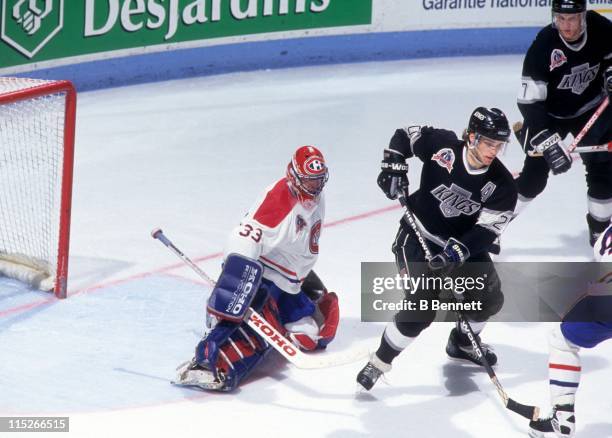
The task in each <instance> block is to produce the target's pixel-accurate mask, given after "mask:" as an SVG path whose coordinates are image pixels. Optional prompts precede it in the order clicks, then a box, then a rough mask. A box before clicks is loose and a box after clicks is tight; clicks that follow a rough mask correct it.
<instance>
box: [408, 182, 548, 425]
mask: <svg viewBox="0 0 612 438" xmlns="http://www.w3.org/2000/svg"><path fill="white" fill-rule="evenodd" d="M407 198H408V193H407V191H406V192H405V193H403V194H402V195H400V197H399V201H400V203H401V204H402V206H403V207H404V217H405V218H406V221H407V222H408V225H410V228H412V231H414V234H415V235H416V238H417V240H418V241H419V244H420V245H421V248H422V249H423V252H424V253H425V259H426V260H427V261H428V262H429V261H430V260H431V258H432V254H431V251H430V249H429V246H427V242H426V241H425V238H424V237H423V234H422V233H421V230H420V229H419V224H418V223H417V221H416V218H415V216H414V213H412V210H410V207H409V206H408V201H407ZM455 313H456V314H457V318H458V320H459V324H460V325H461V328H462V329H464V331H466V332H467V337H468V339H469V340H470V342H471V343H472V348H473V349H474V351H475V352H476V355H477V356H478V357H479V358H480V359H481V360H482V364H483V366H484V368H485V370H486V371H487V374H488V375H489V378H490V379H491V382H493V384H494V385H495V388H496V389H497V393H498V394H499V396H500V398H501V399H502V402H503V404H504V406H505V407H506V408H508V409H509V410H511V411H513V412H516V413H517V414H519V415H521V416H523V417H525V418H527V419H529V420H534V421H535V420H537V419H538V418H539V416H540V408H538V407H537V406H530V405H524V404H521V403H518V402H517V401H515V400H513V399H511V398H510V397H509V396H508V394H507V393H506V391H505V390H504V387H503V386H502V384H501V383H500V382H499V379H498V378H497V375H496V374H495V370H493V367H492V366H491V365H490V364H489V362H488V361H487V358H486V356H485V355H484V353H483V352H482V347H481V345H480V341H479V340H478V338H477V337H476V335H475V334H474V332H473V331H472V327H471V326H470V323H469V322H468V321H467V319H466V318H465V316H464V315H463V313H462V312H455Z"/></svg>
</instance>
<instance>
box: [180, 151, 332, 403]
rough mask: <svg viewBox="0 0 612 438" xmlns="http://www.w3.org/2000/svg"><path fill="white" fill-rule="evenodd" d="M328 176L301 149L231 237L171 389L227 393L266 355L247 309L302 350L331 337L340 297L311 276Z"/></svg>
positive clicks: (312, 154)
mask: <svg viewBox="0 0 612 438" xmlns="http://www.w3.org/2000/svg"><path fill="white" fill-rule="evenodd" d="M327 179H328V169H327V165H326V163H325V159H324V157H323V154H322V153H321V152H320V151H319V150H318V149H317V148H315V147H313V146H302V147H299V148H298V149H297V150H296V151H295V153H294V154H293V157H292V159H291V162H290V163H289V164H288V165H287V171H286V176H285V177H284V178H282V179H280V180H279V181H277V182H276V183H275V184H274V185H272V186H271V187H269V188H268V189H267V190H266V191H265V193H264V194H263V196H261V197H260V199H258V200H257V202H256V203H255V204H254V206H253V207H252V208H251V209H250V210H249V212H248V213H247V214H246V216H245V217H244V218H243V219H242V222H241V223H240V225H239V226H238V227H236V228H235V229H234V230H233V231H232V233H231V234H230V238H229V242H228V245H227V247H226V250H225V254H226V257H225V261H224V264H223V270H222V272H221V274H220V276H219V279H218V281H217V284H216V286H215V288H214V289H213V291H212V293H211V296H210V298H209V300H208V306H207V318H206V319H207V334H206V335H205V337H204V338H203V339H202V340H201V341H200V342H199V343H198V345H197V346H196V350H195V357H194V358H193V359H192V360H191V361H189V362H186V363H185V364H183V365H181V366H180V367H179V368H178V370H177V371H178V375H177V379H176V382H175V384H178V385H185V386H198V387H200V388H203V389H208V390H217V391H231V390H233V389H234V388H236V387H237V386H238V384H239V383H240V382H241V381H242V380H243V379H244V378H246V377H247V376H248V375H249V374H250V373H251V372H252V371H253V369H255V367H256V366H257V365H258V364H259V363H260V362H261V361H262V359H263V358H264V357H265V356H266V354H267V353H268V352H269V351H270V348H271V347H270V346H269V345H268V344H267V343H266V342H265V341H264V340H263V339H262V338H261V337H260V336H259V335H257V334H256V333H255V332H254V331H253V330H252V329H251V328H250V327H249V326H248V325H247V324H246V323H244V321H243V319H244V317H245V314H246V312H247V309H248V308H249V307H252V308H253V309H254V310H255V311H257V312H260V313H261V314H262V315H263V316H264V318H265V319H266V320H267V322H268V323H269V324H270V325H272V326H273V327H274V328H275V329H276V330H277V331H279V332H280V333H282V334H284V335H285V336H286V337H287V338H288V339H290V340H291V342H293V343H294V344H295V345H296V346H297V347H299V348H300V349H302V350H315V349H321V348H325V347H326V346H327V344H329V343H330V342H331V341H332V340H333V339H334V336H335V334H336V329H337V327H338V321H339V310H338V297H337V296H336V294H335V293H333V292H327V290H326V288H325V286H324V285H323V283H322V282H321V280H320V279H319V278H318V277H317V275H316V274H315V273H314V272H313V271H312V268H313V266H314V264H315V262H316V260H317V256H318V253H319V236H320V234H321V226H322V223H323V217H324V213H325V202H324V196H323V188H324V186H325V183H326V182H327Z"/></svg>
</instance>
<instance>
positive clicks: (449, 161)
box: [431, 148, 455, 173]
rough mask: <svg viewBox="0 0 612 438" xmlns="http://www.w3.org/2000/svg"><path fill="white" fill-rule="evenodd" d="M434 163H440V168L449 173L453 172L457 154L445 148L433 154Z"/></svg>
mask: <svg viewBox="0 0 612 438" xmlns="http://www.w3.org/2000/svg"><path fill="white" fill-rule="evenodd" d="M431 159H432V160H433V161H435V162H436V163H438V165H439V166H440V167H443V168H445V169H446V170H448V173H451V172H452V171H453V164H455V153H454V152H453V150H452V149H449V148H444V149H440V150H439V151H438V152H436V153H435V154H433V156H432V157H431Z"/></svg>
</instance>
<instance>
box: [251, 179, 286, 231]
mask: <svg viewBox="0 0 612 438" xmlns="http://www.w3.org/2000/svg"><path fill="white" fill-rule="evenodd" d="M296 203H297V199H296V198H295V197H294V196H293V195H292V194H291V191H290V190H289V186H288V185H287V179H286V178H283V179H281V180H280V181H279V182H277V183H276V184H275V185H274V187H272V190H270V191H269V192H268V193H267V194H266V197H265V199H264V200H263V202H262V203H261V204H260V205H259V208H258V209H257V211H256V212H255V214H254V215H253V218H254V219H255V220H256V221H257V222H259V223H260V224H262V225H265V226H267V227H270V228H274V227H276V226H277V225H278V224H280V223H281V222H282V221H283V219H285V218H286V217H287V215H288V214H289V212H290V211H291V209H292V208H293V207H294V206H295V204H296Z"/></svg>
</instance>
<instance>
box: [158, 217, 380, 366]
mask: <svg viewBox="0 0 612 438" xmlns="http://www.w3.org/2000/svg"><path fill="white" fill-rule="evenodd" d="M151 236H152V237H153V238H154V239H157V240H159V241H160V242H161V243H163V244H164V245H165V246H166V248H168V249H170V251H172V252H173V253H174V254H176V255H177V256H178V257H179V258H180V259H181V260H182V261H183V262H185V264H187V265H188V266H189V267H190V268H191V269H193V270H194V271H195V272H196V273H197V274H198V275H199V276H200V277H202V278H203V279H204V280H206V281H207V282H209V283H211V284H213V285H214V284H215V281H214V280H213V279H212V278H210V277H209V276H208V275H207V274H206V272H204V271H203V270H202V269H200V267H199V266H198V265H196V264H195V263H194V262H193V261H192V260H191V259H190V258H189V257H187V256H186V255H185V254H184V253H183V252H182V251H181V250H180V249H179V248H178V247H177V246H176V245H174V243H172V241H170V239H168V238H167V237H166V235H165V234H164V232H163V231H162V230H161V229H160V228H156V229H154V230H153V231H152V232H151ZM245 322H246V323H247V324H248V326H249V327H251V328H252V329H253V330H254V331H255V332H257V334H259V335H260V336H261V337H262V338H263V339H265V341H266V342H267V343H268V344H270V345H271V346H272V347H273V348H274V349H275V350H276V351H278V352H279V353H280V354H281V355H282V356H283V357H285V359H287V360H288V361H289V362H291V363H292V364H293V365H295V366H296V367H298V368H302V369H318V368H331V367H335V366H340V365H346V364H349V363H352V362H355V361H357V360H360V359H363V358H365V357H367V356H368V350H367V349H365V348H364V349H356V350H352V351H347V352H344V353H327V354H325V355H307V354H304V353H303V352H302V351H301V350H300V349H299V348H297V347H296V346H294V345H293V344H292V343H291V341H289V340H288V339H287V338H286V337H285V336H283V335H282V334H281V333H279V332H278V331H277V330H276V329H275V328H274V327H272V325H271V324H269V323H268V321H266V319H265V318H264V317H263V316H261V315H260V314H259V313H257V312H256V311H255V310H253V308H251V307H250V308H249V309H247V311H246V317H245ZM317 356H322V357H317Z"/></svg>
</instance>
